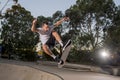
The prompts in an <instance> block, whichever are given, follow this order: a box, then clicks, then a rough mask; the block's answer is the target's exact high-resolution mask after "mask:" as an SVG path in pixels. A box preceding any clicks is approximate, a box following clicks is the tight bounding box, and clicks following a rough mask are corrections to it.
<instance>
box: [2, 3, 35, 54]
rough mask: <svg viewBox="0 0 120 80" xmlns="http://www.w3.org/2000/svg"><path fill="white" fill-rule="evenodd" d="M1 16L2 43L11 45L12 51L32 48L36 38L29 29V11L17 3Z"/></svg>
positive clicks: (31, 18) (30, 20)
mask: <svg viewBox="0 0 120 80" xmlns="http://www.w3.org/2000/svg"><path fill="white" fill-rule="evenodd" d="M3 18H4V20H3V21H2V28H3V30H2V38H3V39H4V44H7V45H9V46H11V47H10V48H12V50H13V51H16V50H32V48H33V46H34V44H35V43H36V40H37V39H36V37H34V34H33V33H32V32H31V29H30V28H31V24H32V20H33V16H32V15H31V13H30V12H29V11H27V10H26V9H25V8H24V7H21V6H20V5H19V4H18V5H13V6H12V7H11V8H10V9H8V10H7V11H6V13H5V15H4V17H3ZM6 47H7V46H6ZM8 50H9V47H8ZM10 52H11V50H10Z"/></svg>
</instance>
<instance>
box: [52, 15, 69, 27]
mask: <svg viewBox="0 0 120 80" xmlns="http://www.w3.org/2000/svg"><path fill="white" fill-rule="evenodd" d="M67 20H69V17H64V18H62V19H60V20H59V21H57V22H56V23H55V24H54V26H56V27H57V26H59V25H60V24H61V23H62V22H63V21H67Z"/></svg>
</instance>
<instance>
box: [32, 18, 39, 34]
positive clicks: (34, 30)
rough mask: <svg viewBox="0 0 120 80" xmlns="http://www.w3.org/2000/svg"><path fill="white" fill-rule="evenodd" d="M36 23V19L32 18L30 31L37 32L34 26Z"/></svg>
mask: <svg viewBox="0 0 120 80" xmlns="http://www.w3.org/2000/svg"><path fill="white" fill-rule="evenodd" d="M36 24H37V19H34V20H33V22H32V27H31V31H33V32H38V31H39V30H38V29H37V28H36Z"/></svg>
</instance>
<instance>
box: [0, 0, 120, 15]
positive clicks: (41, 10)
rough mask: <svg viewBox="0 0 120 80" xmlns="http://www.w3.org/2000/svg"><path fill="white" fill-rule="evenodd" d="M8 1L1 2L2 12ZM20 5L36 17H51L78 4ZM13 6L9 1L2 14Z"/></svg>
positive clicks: (39, 1)
mask: <svg viewBox="0 0 120 80" xmlns="http://www.w3.org/2000/svg"><path fill="white" fill-rule="evenodd" d="M7 1H8V0H0V10H1V8H2V7H3V6H4V5H5V3H6V2H7ZM114 1H115V3H116V5H120V0H114ZM18 3H19V4H20V5H21V6H22V7H24V8H25V9H26V10H28V11H30V12H31V14H32V15H33V16H34V17H37V16H40V15H42V16H45V17H50V16H52V15H53V14H54V13H55V12H56V11H58V10H59V11H62V12H63V13H64V12H65V10H67V9H69V8H70V6H72V5H74V4H75V3H76V0H18ZM12 4H14V3H13V0H9V2H8V4H7V6H6V7H5V8H4V10H3V11H2V12H4V11H5V10H6V9H7V8H10V7H11V5H12Z"/></svg>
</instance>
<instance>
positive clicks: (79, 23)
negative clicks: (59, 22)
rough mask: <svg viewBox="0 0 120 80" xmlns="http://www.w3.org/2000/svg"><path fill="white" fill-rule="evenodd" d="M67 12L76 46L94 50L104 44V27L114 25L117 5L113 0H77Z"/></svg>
mask: <svg viewBox="0 0 120 80" xmlns="http://www.w3.org/2000/svg"><path fill="white" fill-rule="evenodd" d="M66 12H69V17H70V19H71V23H70V27H71V29H72V30H71V29H70V30H69V32H70V31H73V32H72V33H71V36H72V39H73V42H74V46H75V48H76V49H86V50H94V49H95V48H98V47H101V46H102V45H103V44H104V38H103V37H104V34H106V33H104V31H103V29H104V28H108V27H110V26H111V25H112V24H111V23H112V20H113V17H114V14H115V12H116V6H115V4H114V2H113V0H77V1H76V4H75V5H73V6H71V8H69V9H68V10H66Z"/></svg>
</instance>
